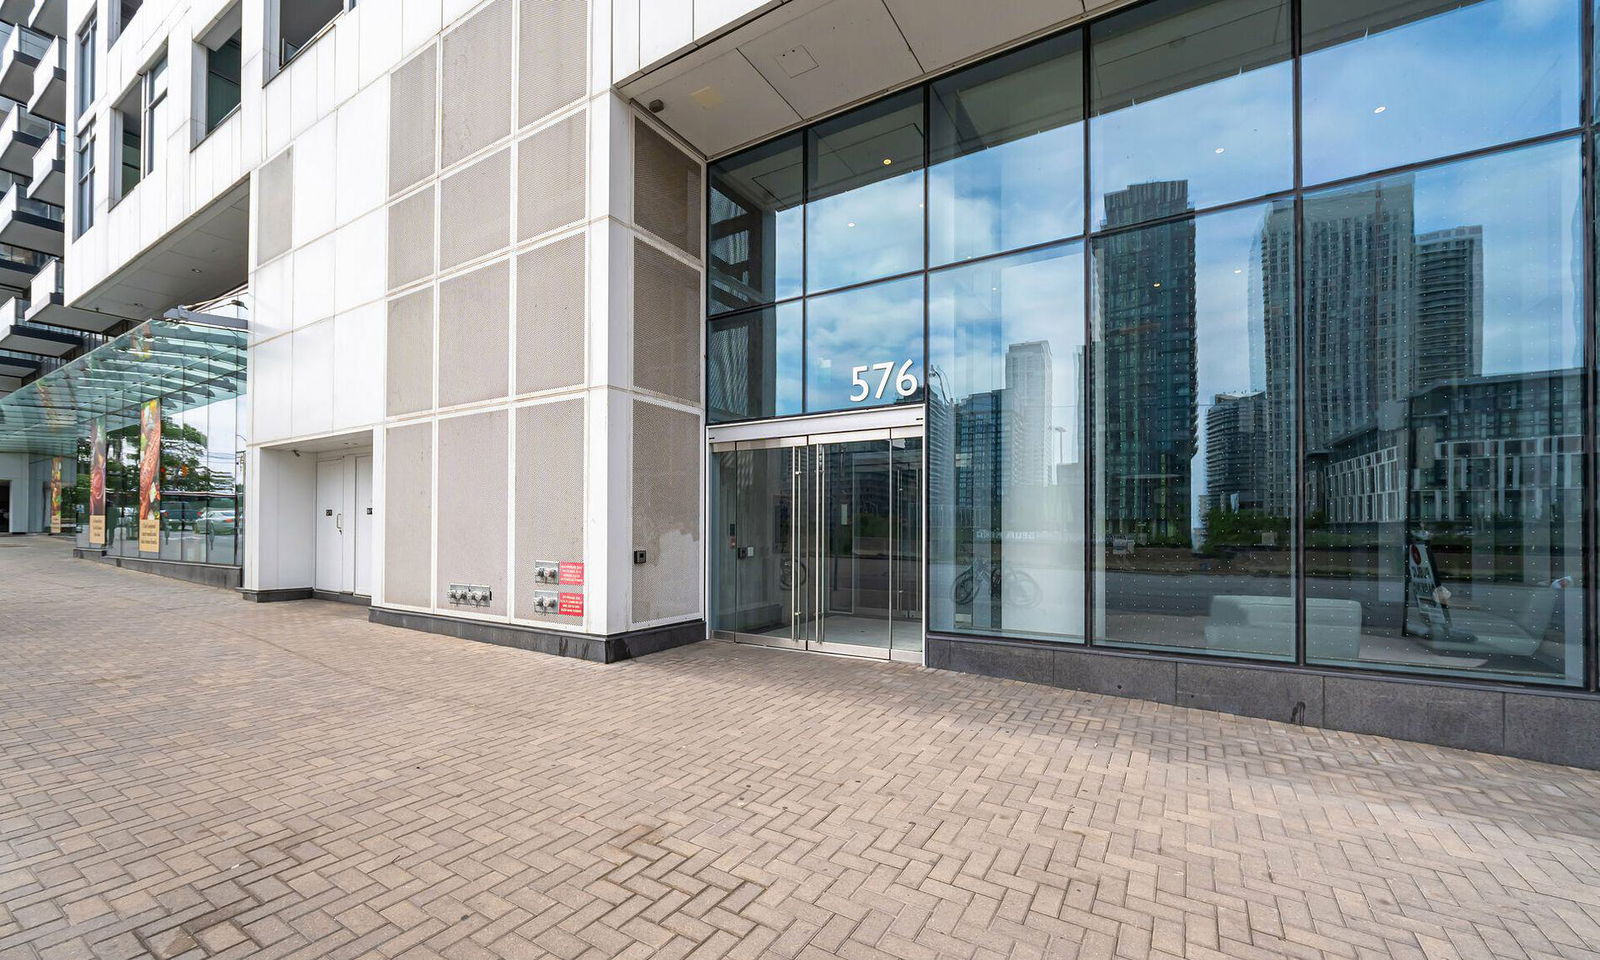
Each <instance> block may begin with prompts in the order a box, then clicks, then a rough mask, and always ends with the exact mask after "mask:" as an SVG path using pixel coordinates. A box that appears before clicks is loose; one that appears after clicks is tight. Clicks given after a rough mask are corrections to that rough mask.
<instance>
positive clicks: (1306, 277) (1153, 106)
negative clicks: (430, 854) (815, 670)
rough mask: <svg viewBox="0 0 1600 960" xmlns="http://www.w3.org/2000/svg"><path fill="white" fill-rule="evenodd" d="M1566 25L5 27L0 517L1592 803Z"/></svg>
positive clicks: (575, 625)
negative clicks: (1321, 742)
mask: <svg viewBox="0 0 1600 960" xmlns="http://www.w3.org/2000/svg"><path fill="white" fill-rule="evenodd" d="M1593 19H1594V18H1593V12H1592V10H1591V9H1590V7H1589V5H1588V4H1587V3H1585V2H1583V0H1478V2H1475V3H1467V4H1462V3H1440V2H1431V0H1415V2H1376V0H1375V2H1371V3H1358V4H1351V3H1348V2H1335V0H1144V2H1139V3H1131V4H1130V3H1115V2H1107V3H1098V4H1096V3H1089V4H1087V5H1085V4H1084V3H1082V2H1079V0H1066V2H1063V0H1055V2H1043V0H1041V2H1035V0H1026V2H1018V3H1009V4H1004V5H1000V6H998V7H996V8H994V9H988V10H985V12H984V15H983V16H982V17H974V16H973V15H972V10H971V7H970V5H969V4H965V3H960V2H956V0H784V2H766V3H758V2H754V0H609V2H605V0H359V2H356V0H142V2H140V0H93V2H91V0H48V2H47V0H4V2H0V22H4V23H6V24H8V25H9V26H10V28H11V32H10V33H9V34H8V37H9V39H8V41H7V43H6V45H5V47H4V49H3V50H0V96H3V97H6V98H9V99H8V100H7V101H6V102H9V103H11V104H12V106H11V107H10V112H9V115H8V118H7V120H6V123H5V125H0V170H5V171H7V175H8V176H11V177H12V178H13V182H12V184H11V186H10V189H9V191H8V193H7V195H6V197H5V198H4V199H3V200H0V295H4V291H5V290H6V289H7V286H6V283H7V280H6V277H7V276H8V274H7V273H6V270H7V269H8V268H7V266H6V264H7V263H10V262H12V261H11V260H8V259H7V257H8V256H10V254H8V252H7V251H12V250H15V251H16V253H15V260H16V262H17V264H18V265H17V266H16V267H15V269H16V270H17V271H18V272H19V273H26V279H27V281H28V282H27V283H26V284H22V283H21V282H20V281H18V282H17V283H16V284H15V285H13V287H11V289H13V290H14V291H16V292H14V293H12V294H11V295H10V296H11V297H12V299H13V300H14V301H15V302H16V304H17V306H16V307H15V308H14V309H16V310H18V311H19V313H18V315H17V317H16V318H15V319H14V321H13V322H12V324H11V325H10V326H9V327H4V328H0V329H4V330H5V331H6V333H5V336H0V377H12V378H13V379H11V380H8V381H6V380H0V387H4V388H6V389H8V390H9V391H10V393H9V394H8V395H7V396H5V397H3V398H0V451H3V452H0V481H6V480H8V475H7V473H6V471H7V470H9V471H10V475H9V484H10V487H11V492H10V499H9V503H10V511H11V513H12V517H11V518H10V525H11V529H12V530H14V531H24V530H26V531H32V532H49V531H52V530H54V531H59V532H61V533H62V534H63V535H66V534H72V535H73V536H75V537H76V538H77V543H76V546H77V549H78V551H79V553H80V554H81V555H83V556H84V557H86V558H88V559H98V560H102V561H106V562H115V563H119V564H122V565H124V566H129V567H134V568H139V569H144V570H147V571H151V572H161V573H166V574H169V575H179V576H185V577H189V578H191V579H198V580H203V581H206V582H211V583H215V584H217V585H219V586H225V587H230V588H233V589H237V590H239V591H240V593H241V595H242V596H243V597H244V598H245V599H247V600H252V601H258V602H276V601H296V600H302V599H307V598H313V597H320V598H324V599H335V600H346V601H350V602H356V603H363V604H368V605H369V606H370V615H371V617H372V618H373V619H374V620H377V621H380V622H385V623H390V624H397V625H401V626H406V627H412V628H416V629H421V630H429V631H434V632H439V633H444V634H449V635H453V636H461V637H468V638H472V639H477V640H483V641H487V642H494V643H501V644H508V645H513V646H519V647H523V648H526V649H529V650H536V651H542V652H545V653H554V654H560V655H567V656H578V657H584V658H587V659H591V660H597V661H603V662H610V661H615V660H619V659H625V658H628V657H635V656H640V655H644V654H648V653H651V652H654V651H657V650H661V649H664V648H667V647H671V646H676V645H679V644H683V643H689V642H695V641H698V640H703V639H706V638H707V637H713V638H718V639H722V640H729V641H734V642H743V643H753V644H761V645H766V646H772V647H778V648H783V649H789V650H796V651H806V652H815V653H821V654H830V655H845V656H855V657H861V658H866V659H880V660H900V661H908V662H912V663H918V664H924V665H926V666H929V667H935V668H945V669H956V670H965V671H971V672H978V673H987V674H993V675H999V676H1007V677H1013V678H1017V679H1024V680H1030V681H1034V682H1043V683H1051V684H1055V685H1058V686H1063V687H1068V688H1072V689H1079V690H1087V691H1091V692H1098V693H1110V694H1115V695H1122V696H1136V697H1144V698H1149V699H1156V700H1163V701H1167V702H1175V703H1181V704H1186V705H1191V706H1196V707H1202V708H1208V709H1217V710H1224V711H1229V712H1235V713H1243V714H1249V715H1255V716H1265V717H1269V718H1274V719H1281V720H1287V721H1292V722H1301V723H1311V724H1316V725H1325V726H1329V727H1333V728H1338V729H1349V730H1361V731H1365V732H1377V733H1387V734H1391V735H1395V736H1400V737H1403V738H1409V739H1417V740H1424V741H1430V742H1438V743H1446V744H1451V745H1456V746H1463V747H1469V748H1474V749H1483V750H1488V751H1492V752H1503V753H1511V754H1515V755H1520V756H1529V757H1535V758H1538V759H1545V760H1554V761H1558V762H1568V763H1577V764H1582V765H1588V766H1600V736H1597V735H1596V733H1595V732H1594V731H1595V730H1596V720H1597V719H1600V678H1597V674H1596V663H1597V651H1596V643H1595V631H1594V629H1593V624H1594V623H1595V614H1596V611H1595V606H1596V597H1595V591H1594V589H1593V576H1592V572H1591V567H1592V564H1593V562H1594V551H1595V529H1594V527H1595V509H1594V507H1595V497H1594V489H1595V488H1594V472H1595V466H1594V460H1595V458H1594V442H1595V435H1596V424H1595V377H1594V362H1595V351H1594V345H1595V332H1594V331H1595V324H1594V305H1593V299H1594V297H1593V292H1592V286H1593V285H1592V283H1591V282H1590V277H1591V276H1592V272H1593V262H1594V246H1595V244H1594V236H1595V231H1594V229H1593V227H1594V209H1593V208H1594V203H1593V200H1592V197H1593V194H1594V191H1593V189H1592V184H1591V182H1590V181H1591V179H1592V177H1591V172H1590V171H1591V170H1592V169H1593V154H1594V150H1595V146H1594V142H1593V114H1594V110H1593V103H1594V96H1595V89H1596V85H1595V82H1594V80H1593V76H1592V75H1593V63H1592V60H1593V57H1592V55H1591V53H1590V51H1591V50H1592V43H1591V38H1592V36H1593V33H1594V25H1593ZM24 73H26V75H27V78H28V80H29V83H28V85H27V87H26V89H24V88H23V86H22V84H21V80H20V78H21V77H22V75H23V74H24ZM13 76H15V77H16V78H18V79H15V80H13V79H12V78H13ZM8 83H10V84H11V85H10V86H8ZM35 121H37V122H35ZM30 144H31V145H32V149H31V150H30V149H29V146H30ZM19 145H20V146H19ZM14 147H16V148H17V149H16V157H15V158H13V148H14ZM8 231H9V232H8ZM52 238H54V239H52ZM52 243H54V244H55V245H54V246H52V245H51V244H52ZM40 247H44V248H45V249H42V250H41V249H39V248H40ZM52 256H53V257H54V258H55V259H54V260H51V261H48V262H47V260H46V258H49V257H52ZM23 261H26V263H25V264H24V263H23ZM28 271H32V272H28ZM23 298H25V299H23ZM24 304H25V305H24ZM6 309H13V308H6ZM8 363H9V364H11V366H9V367H7V366H5V365H6V364H8ZM19 491H20V497H21V506H20V507H19ZM4 499H5V498H3V497H0V501H4ZM19 517H20V519H19Z"/></svg>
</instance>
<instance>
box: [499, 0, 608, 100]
mask: <svg viewBox="0 0 1600 960" xmlns="http://www.w3.org/2000/svg"><path fill="white" fill-rule="evenodd" d="M600 2H602V3H605V2H607V0H600ZM519 3H520V4H521V8H522V9H521V23H520V25H519V26H520V37H521V39H520V41H519V42H520V44H521V47H522V49H521V50H520V51H519V52H518V57H519V62H518V69H519V73H520V76H519V79H518V98H517V103H518V106H517V116H518V118H519V119H520V121H521V124H522V125H523V126H527V125H528V124H530V123H534V122H535V121H537V120H539V119H540V118H542V117H544V116H547V115H548V114H551V113H554V112H556V111H557V110H560V109H561V108H562V107H565V106H566V105H567V104H570V103H572V102H573V101H574V100H576V99H578V98H579V97H581V96H583V95H584V92H585V91H586V89H587V86H588V76H589V58H588V49H589V45H588V42H587V41H588V31H589V4H588V2H587V0H519Z"/></svg>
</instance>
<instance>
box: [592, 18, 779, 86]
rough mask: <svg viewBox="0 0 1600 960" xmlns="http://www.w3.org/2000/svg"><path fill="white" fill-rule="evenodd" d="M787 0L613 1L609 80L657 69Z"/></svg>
mask: <svg viewBox="0 0 1600 960" xmlns="http://www.w3.org/2000/svg"><path fill="white" fill-rule="evenodd" d="M784 2H787V0H612V3H611V11H612V18H613V24H614V26H613V30H612V32H611V56H612V65H611V74H610V76H611V82H613V83H619V82H621V81H622V80H624V79H626V78H627V77H630V76H632V75H633V74H636V73H638V72H640V71H641V70H645V69H648V68H650V67H652V66H656V65H658V64H660V63H661V62H663V61H665V60H669V59H671V58H672V57H674V56H676V55H677V54H680V53H682V52H683V51H685V50H688V49H690V48H692V47H693V46H695V45H696V44H697V43H701V42H704V41H705V40H706V39H708V38H709V37H711V36H713V35H714V34H718V33H721V32H723V31H724V30H726V29H728V28H729V27H731V26H733V25H735V24H737V23H741V22H743V21H745V20H748V19H750V18H751V17H753V16H758V15H760V14H762V13H765V12H767V11H768V10H771V9H772V8H774V7H777V6H779V5H780V4H782V3H784Z"/></svg>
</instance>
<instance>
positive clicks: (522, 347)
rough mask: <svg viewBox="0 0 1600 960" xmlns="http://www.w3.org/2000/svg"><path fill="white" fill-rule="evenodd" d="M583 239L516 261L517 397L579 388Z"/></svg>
mask: <svg viewBox="0 0 1600 960" xmlns="http://www.w3.org/2000/svg"><path fill="white" fill-rule="evenodd" d="M584 239H585V238H584V235H583V234H581V233H578V234H573V235H571V236H567V237H562V238H561V239H559V240H556V241H555V242H553V243H549V244H546V245H544V246H541V247H535V248H534V249H532V250H529V251H528V252H527V253H524V254H523V255H522V256H520V257H518V258H517V315H516V330H517V334H516V338H517V393H536V392H539V391H542V390H555V389H560V388H562V387H576V386H580V385H582V383H583V380H584V343H585V340H586V337H585V335H584V334H585V331H584V306H585V299H586V297H585V294H586V293H587V288H588V283H587V275H586V273H585V270H584V248H585V243H584Z"/></svg>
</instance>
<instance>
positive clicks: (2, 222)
mask: <svg viewBox="0 0 1600 960" xmlns="http://www.w3.org/2000/svg"><path fill="white" fill-rule="evenodd" d="M0 243H4V244H8V245H10V246H13V247H21V248H22V249H24V250H34V251H37V252H39V253H45V254H49V255H50V256H52V257H59V256H61V254H62V253H63V252H64V250H63V248H64V246H65V243H64V240H63V236H62V224H61V208H60V207H56V206H51V205H50V204H48V203H41V202H40V201H38V200H34V199H32V198H30V197H25V196H23V194H22V188H21V187H20V186H14V187H12V188H11V189H10V190H7V191H6V195H5V196H4V197H3V198H0ZM29 279H30V280H31V279H32V278H31V277H30V278H29Z"/></svg>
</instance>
